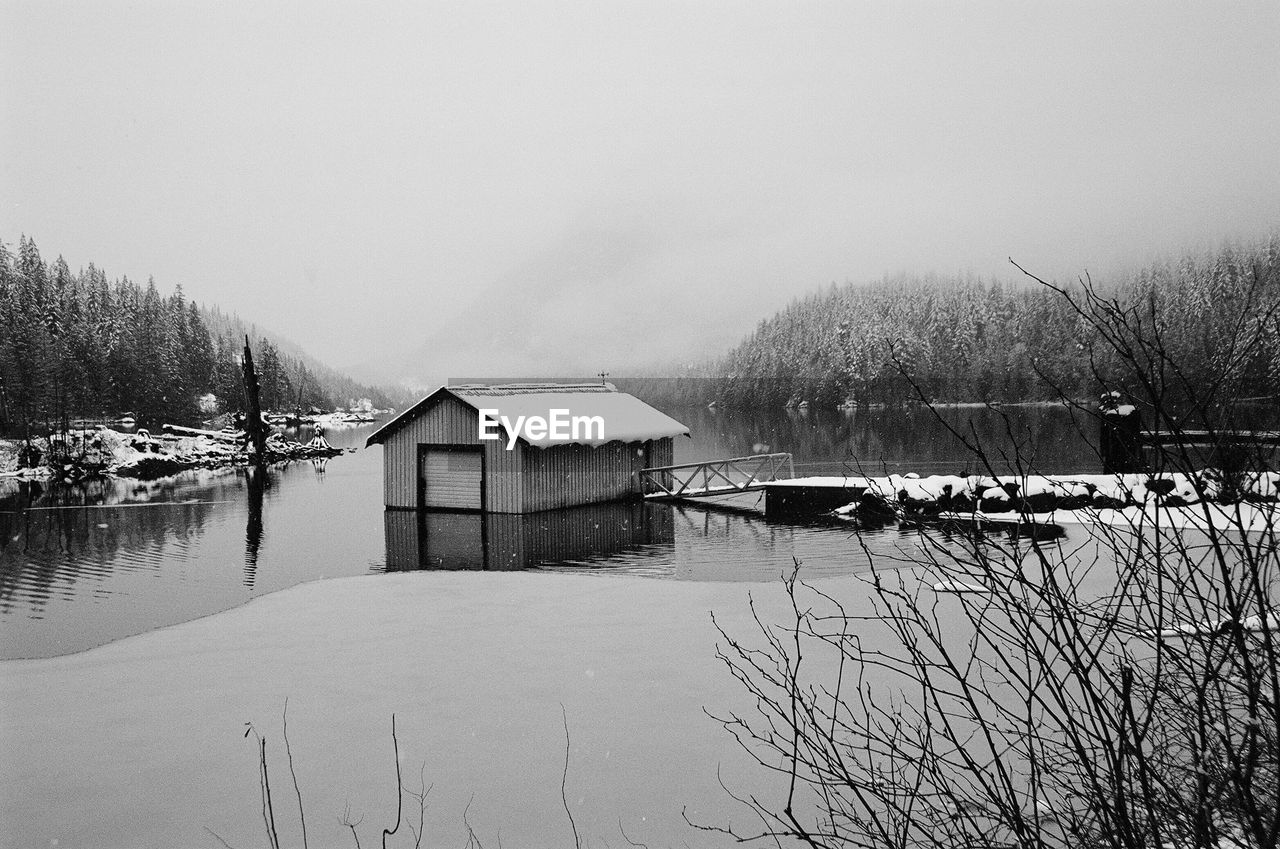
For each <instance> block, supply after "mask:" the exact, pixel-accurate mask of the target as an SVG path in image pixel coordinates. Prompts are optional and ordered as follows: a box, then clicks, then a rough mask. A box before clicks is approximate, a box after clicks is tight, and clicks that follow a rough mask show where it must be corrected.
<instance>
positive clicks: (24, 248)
mask: <svg viewBox="0 0 1280 849" xmlns="http://www.w3.org/2000/svg"><path fill="white" fill-rule="evenodd" d="M250 327H251V326H250ZM245 332H246V328H245V325H244V323H243V322H241V321H240V320H239V319H238V318H235V317H234V316H232V317H228V316H225V315H223V314H222V313H220V312H217V311H212V312H209V311H205V310H202V309H200V307H199V306H197V304H196V303H195V302H194V301H188V300H187V299H186V297H185V296H184V294H183V291H182V287H181V286H179V287H177V288H176V289H175V291H174V292H173V293H172V294H169V295H167V296H166V295H161V294H160V292H159V290H158V289H157V288H156V284H155V281H154V280H148V281H147V283H146V285H145V286H140V285H138V284H137V283H134V282H132V281H131V280H129V279H128V278H125V277H122V278H120V279H117V280H108V278H107V275H106V273H105V272H104V271H103V270H101V269H99V268H97V267H96V266H94V265H92V264H90V265H89V266H88V267H87V268H84V269H82V270H80V271H78V272H72V271H71V269H70V268H69V267H68V266H67V263H66V261H65V260H63V258H62V257H58V259H56V260H55V261H54V262H52V263H46V262H45V261H44V260H43V259H42V258H41V256H40V251H39V249H38V248H37V247H36V244H35V242H34V241H33V240H31V239H28V238H26V237H25V236H23V237H21V238H20V239H19V243H18V248H17V253H16V255H15V254H14V253H13V252H11V251H10V249H9V248H8V247H6V246H5V245H4V243H3V242H0V431H9V432H13V431H21V430H24V429H26V428H28V427H31V428H36V427H43V426H46V425H56V424H58V423H60V422H62V421H66V420H68V419H71V418H77V417H112V418H113V417H116V416H119V415H120V414H122V413H125V412H130V413H133V414H134V415H135V416H136V417H137V418H138V419H139V420H140V421H158V420H165V421H172V422H175V423H191V422H195V421H198V420H200V419H201V418H207V417H208V416H209V415H210V414H211V413H213V412H220V411H225V410H233V411H234V410H241V409H243V408H244V384H243V381H242V377H241V372H240V364H239V359H240V357H241V356H242V353H243V350H244V333H245ZM249 332H250V335H251V337H252V344H253V353H254V361H255V363H256V365H257V369H258V373H259V381H260V383H261V387H262V403H263V406H264V407H266V408H268V409H272V408H275V409H285V408H288V409H292V408H293V407H294V406H295V405H297V404H299V403H300V404H301V405H302V406H303V407H304V408H305V407H310V406H315V407H319V408H321V409H332V408H333V407H334V406H336V405H340V404H341V405H345V404H346V403H347V402H348V400H350V399H358V398H369V399H371V400H372V401H373V402H374V403H375V404H377V405H378V406H388V405H389V404H390V399H389V398H388V397H387V396H386V393H385V392H383V391H381V390H379V389H377V388H374V387H369V386H363V385H360V384H357V383H355V382H354V381H351V380H349V379H346V378H344V377H342V376H341V375H338V374H337V373H335V372H333V371H332V370H330V369H326V368H323V367H319V368H317V364H315V363H314V361H312V364H311V365H308V363H307V362H306V361H304V360H303V359H302V358H300V357H297V356H290V355H288V354H285V353H283V352H281V351H280V349H279V346H278V345H277V344H275V343H273V342H272V341H271V340H269V339H267V338H266V337H264V336H262V335H261V334H259V333H256V332H253V331H252V330H250V331H249ZM209 394H212V395H213V396H214V399H209V398H207V396H208V395H209ZM202 396H203V397H204V401H203V402H202V400H201V399H202ZM210 400H212V401H213V404H214V406H213V407H211V406H210V405H209V401H210Z"/></svg>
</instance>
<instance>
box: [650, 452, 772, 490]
mask: <svg viewBox="0 0 1280 849" xmlns="http://www.w3.org/2000/svg"><path fill="white" fill-rule="evenodd" d="M784 469H785V470H786V474H785V475H781V474H779V473H780V472H782V471H783V470H784ZM638 474H639V476H640V491H641V493H643V494H644V496H645V497H646V498H702V497H706V496H709V495H726V494H729V493H734V492H752V491H755V490H758V489H763V488H764V484H766V483H768V482H769V481H776V480H785V479H786V478H792V477H795V466H794V465H792V462H791V455H790V454H752V455H751V456H750V457H731V458H729V459H727V460H707V461H705V462H702V463H682V464H680V465H677V466H655V467H654V468H652V469H641V470H640V471H639V473H638Z"/></svg>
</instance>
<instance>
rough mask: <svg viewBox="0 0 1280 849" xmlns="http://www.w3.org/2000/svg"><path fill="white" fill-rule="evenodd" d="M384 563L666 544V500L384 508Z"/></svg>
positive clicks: (536, 561) (670, 542)
mask: <svg viewBox="0 0 1280 849" xmlns="http://www.w3.org/2000/svg"><path fill="white" fill-rule="evenodd" d="M383 515H384V522H385V527H386V540H387V569H388V570H389V571H404V570H410V569H483V570H488V571H509V570H514V569H531V568H535V567H537V566H539V565H542V564H548V563H557V564H560V563H573V562H582V563H585V562H588V561H599V560H601V559H604V558H608V557H611V556H614V555H618V554H626V553H628V552H632V551H638V550H641V549H644V550H646V551H649V552H652V551H653V550H654V548H655V547H660V546H667V547H670V548H674V545H675V530H674V521H673V511H672V508H671V506H670V505H665V504H651V503H643V502H633V501H618V502H609V503H605V504H590V505H585V506H582V507H573V508H568V509H565V510H547V511H544V512H540V513H525V514H515V513H478V512H477V513H461V512H445V511H432V510H417V511H414V510H387V511H386V512H385V513H384V514H383Z"/></svg>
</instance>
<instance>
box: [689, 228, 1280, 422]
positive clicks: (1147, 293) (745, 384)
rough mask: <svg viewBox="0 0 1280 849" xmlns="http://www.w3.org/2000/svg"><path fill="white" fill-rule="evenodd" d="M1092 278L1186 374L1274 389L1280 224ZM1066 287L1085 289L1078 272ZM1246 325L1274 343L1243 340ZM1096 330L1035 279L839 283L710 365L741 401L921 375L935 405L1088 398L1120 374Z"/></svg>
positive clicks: (1242, 391) (815, 394)
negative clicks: (1233, 241)
mask: <svg viewBox="0 0 1280 849" xmlns="http://www.w3.org/2000/svg"><path fill="white" fill-rule="evenodd" d="M1093 283H1094V284H1095V286H1096V288H1097V290H1098V291H1099V292H1101V293H1103V294H1104V295H1106V296H1107V297H1108V298H1111V299H1114V300H1115V302H1116V304H1117V305H1118V306H1119V307H1120V308H1122V309H1130V310H1133V311H1134V316H1135V318H1136V319H1137V320H1138V321H1140V322H1141V325H1142V327H1143V328H1144V329H1145V330H1144V332H1146V333H1150V334H1158V336H1159V338H1160V341H1161V343H1162V345H1163V346H1164V348H1165V349H1166V350H1167V352H1168V353H1169V355H1170V360H1171V361H1172V362H1176V363H1179V364H1180V367H1181V368H1183V369H1186V370H1188V372H1187V374H1186V377H1187V378H1188V380H1191V381H1197V380H1199V381H1201V382H1207V381H1209V380H1216V379H1225V380H1226V381H1228V383H1230V384H1231V385H1232V387H1233V388H1230V391H1231V392H1232V393H1234V395H1235V397H1267V396H1271V397H1275V396H1277V393H1280V326H1277V323H1276V321H1277V319H1276V313H1275V310H1276V305H1277V303H1280V234H1277V235H1273V236H1272V237H1271V238H1270V239H1269V240H1268V241H1266V242H1263V243H1258V244H1253V245H1248V246H1234V245H1233V246H1227V247H1224V248H1222V249H1221V250H1219V251H1218V252H1217V253H1215V254H1212V255H1209V256H1202V257H1192V256H1187V257H1184V258H1182V259H1181V260H1179V261H1177V262H1164V263H1158V264H1155V265H1152V266H1150V267H1148V268H1145V269H1143V270H1141V271H1140V272H1137V273H1135V274H1131V275H1128V276H1126V277H1124V278H1122V279H1115V280H1095V281H1093ZM1064 288H1066V289H1067V290H1068V291H1069V292H1071V293H1073V296H1075V297H1079V296H1081V295H1082V293H1083V287H1082V285H1081V283H1080V282H1079V281H1073V282H1072V283H1071V284H1067V285H1064ZM1248 323H1254V324H1257V323H1262V325H1263V330H1264V333H1265V334H1267V336H1266V338H1269V339H1270V340H1272V344H1269V345H1267V346H1266V347H1265V348H1258V349H1254V350H1250V351H1241V350H1238V349H1237V347H1236V346H1235V345H1234V342H1235V340H1237V339H1239V338H1243V334H1242V333H1241V332H1240V331H1241V328H1242V326H1243V325H1244V324H1248ZM1094 334H1096V329H1094V328H1092V327H1090V326H1089V325H1088V324H1087V323H1085V322H1082V321H1079V320H1078V319H1077V316H1076V315H1075V313H1074V311H1073V310H1072V308H1071V305H1070V303H1069V302H1068V300H1067V298H1065V297H1064V296H1063V295H1062V294H1060V293H1058V292H1055V291H1053V290H1051V289H1049V288H1046V287H1045V286H1041V285H1039V284H1037V283H1035V282H1034V281H1031V280H1029V279H1028V280H1027V281H1026V282H1025V283H1023V282H1019V283H1018V284H1016V285H1009V284H1001V283H991V282H984V281H981V280H977V279H972V278H943V277H936V276H930V277H907V276H903V277H896V278H891V279H885V280H882V281H880V282H878V283H874V284H869V285H857V284H846V285H844V286H839V287H835V286H833V287H831V288H830V289H829V290H827V291H824V292H821V293H817V294H814V295H811V296H809V297H807V298H804V299H802V300H799V301H796V302H795V303H793V304H791V305H790V306H788V307H787V308H786V309H784V310H782V311H781V312H779V313H778V314H777V315H775V316H774V317H773V318H771V319H769V320H767V321H762V322H761V323H760V325H759V327H758V328H757V329H756V331H755V332H754V333H753V334H751V335H750V336H749V337H748V338H747V339H745V340H744V341H743V342H742V343H741V344H740V345H739V346H738V347H737V348H735V349H734V350H733V351H731V352H730V353H729V354H728V355H727V356H726V357H724V359H723V360H722V361H721V362H719V363H718V364H716V365H715V366H714V367H713V368H712V370H711V371H712V373H713V375H714V376H715V377H714V379H713V381H712V382H713V384H714V389H713V392H712V394H713V395H714V396H715V397H716V399H717V400H718V401H720V402H721V403H724V404H728V405H730V406H738V407H748V406H756V405H766V406H774V405H783V404H786V403H789V402H790V403H794V402H798V401H800V400H808V401H810V402H811V403H814V404H820V405H835V404H839V403H841V402H844V401H846V400H849V401H853V402H855V403H859V404H869V403H889V404H893V403H900V402H903V401H905V400H908V399H912V398H915V397H916V389H915V388H914V387H913V385H912V384H913V383H914V384H915V386H918V387H919V389H920V390H921V392H923V394H924V395H925V397H926V398H928V399H929V400H931V401H936V402H946V401H957V402H958V401H1004V402H1013V401H1032V400H1041V399H1057V398H1059V397H1061V394H1066V395H1067V396H1069V397H1075V398H1088V397H1094V396H1096V395H1097V393H1098V391H1099V390H1100V389H1101V387H1102V384H1104V383H1107V382H1108V381H1109V380H1110V379H1111V376H1113V375H1115V374H1119V373H1120V369H1119V368H1118V363H1117V362H1116V361H1115V356H1116V355H1115V354H1114V352H1112V351H1111V350H1110V349H1109V348H1108V347H1107V346H1104V345H1099V344H1097V343H1098V341H1099V340H1098V339H1097V338H1096V336H1095V335H1094ZM1104 350H1105V351H1106V353H1105V354H1102V353H1096V352H1099V351H1104ZM891 352H892V354H891ZM895 359H896V360H897V362H896V363H895ZM908 377H909V379H908ZM1108 388H1122V387H1118V386H1108ZM1060 393H1061V394H1060Z"/></svg>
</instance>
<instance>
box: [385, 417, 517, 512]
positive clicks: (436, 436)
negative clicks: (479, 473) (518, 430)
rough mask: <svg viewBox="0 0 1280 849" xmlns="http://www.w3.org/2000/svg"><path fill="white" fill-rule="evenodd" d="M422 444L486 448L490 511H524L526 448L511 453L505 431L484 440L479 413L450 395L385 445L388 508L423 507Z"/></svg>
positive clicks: (485, 473) (487, 497)
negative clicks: (420, 496)
mask: <svg viewBox="0 0 1280 849" xmlns="http://www.w3.org/2000/svg"><path fill="white" fill-rule="evenodd" d="M499 430H501V429H499ZM419 445H482V446H484V475H485V493H484V500H485V504H484V509H485V510H488V511H491V512H496V513H519V512H520V511H521V506H522V505H521V495H522V489H521V480H520V477H521V476H520V472H521V465H522V462H521V461H522V455H523V453H524V450H525V446H523V445H519V444H517V445H516V447H515V449H514V450H511V451H508V450H506V435H505V431H503V436H502V439H500V440H494V441H488V440H486V441H481V439H480V433H479V426H478V422H477V419H476V411H475V410H473V409H472V408H471V407H468V406H467V405H466V404H463V403H462V402H461V401H459V400H457V399H456V398H450V397H448V396H444V397H442V398H441V399H440V400H439V401H437V402H436V403H435V404H433V405H431V407H429V408H428V409H427V410H425V411H423V412H422V413H421V414H420V415H419V416H418V417H417V418H416V419H414V420H413V421H411V422H409V423H408V424H406V425H405V426H404V427H402V428H401V429H400V430H399V431H397V432H396V433H394V434H392V435H391V436H390V437H388V439H387V441H386V442H385V443H384V444H383V446H382V499H383V504H385V505H386V506H387V507H405V508H409V509H416V508H417V507H419V504H418V446H419Z"/></svg>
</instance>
